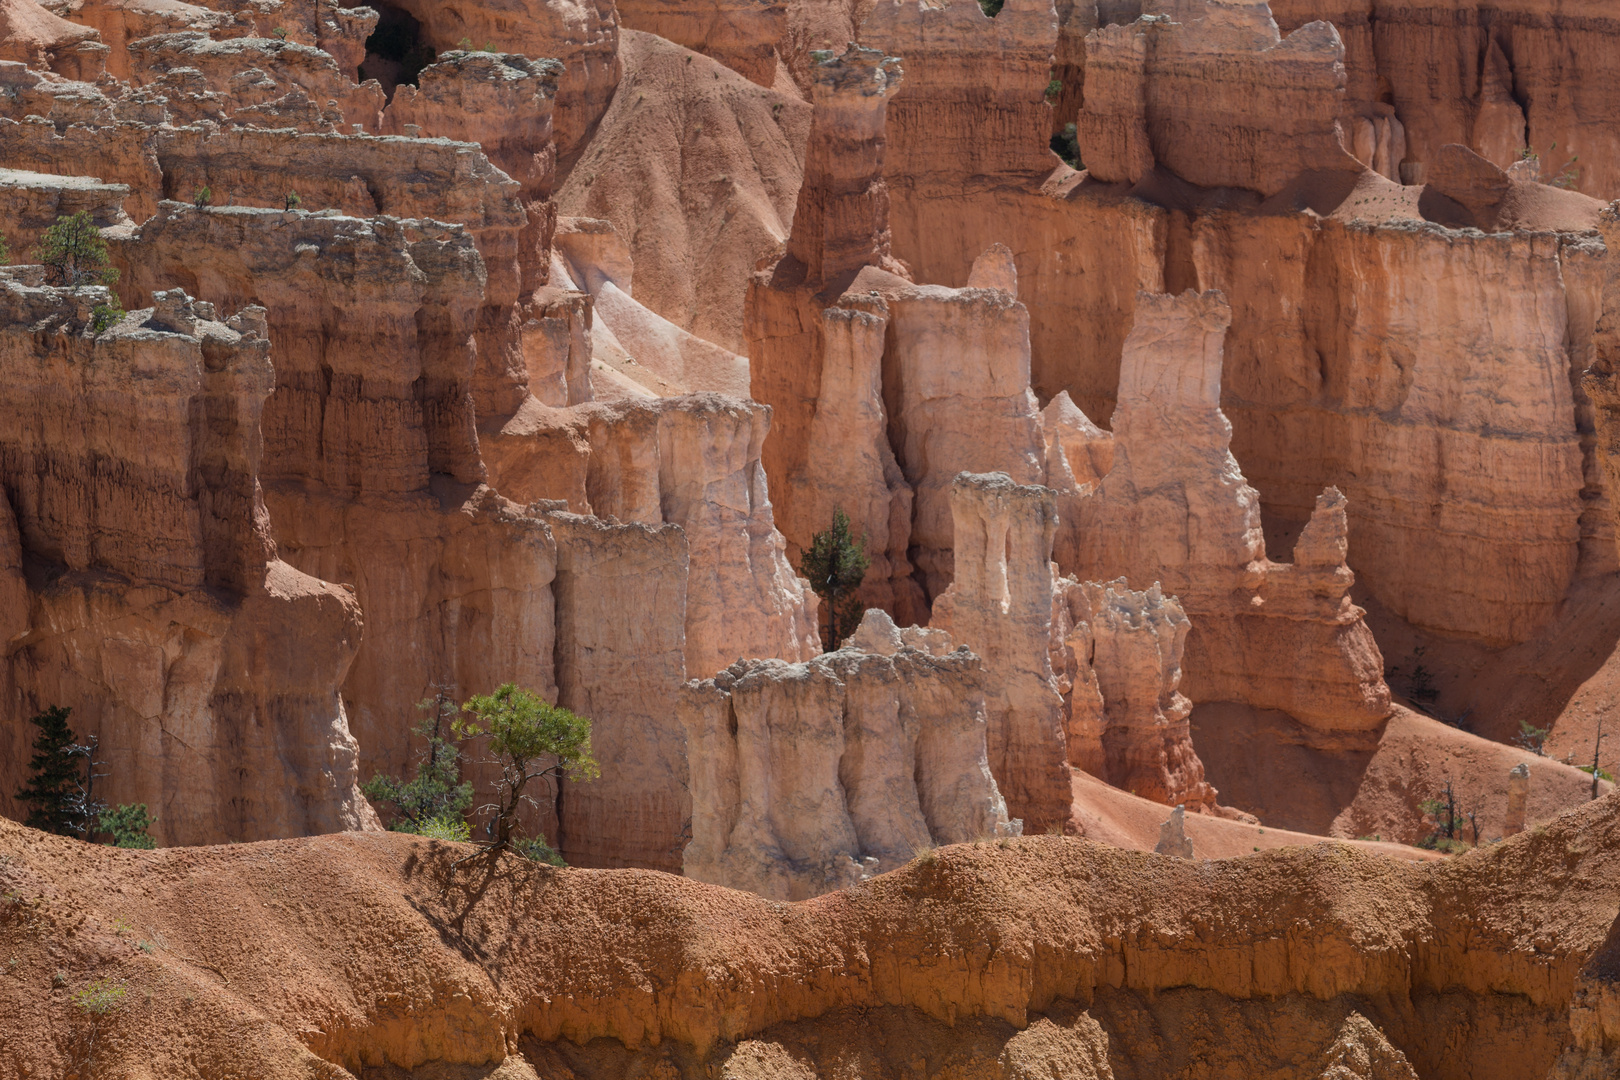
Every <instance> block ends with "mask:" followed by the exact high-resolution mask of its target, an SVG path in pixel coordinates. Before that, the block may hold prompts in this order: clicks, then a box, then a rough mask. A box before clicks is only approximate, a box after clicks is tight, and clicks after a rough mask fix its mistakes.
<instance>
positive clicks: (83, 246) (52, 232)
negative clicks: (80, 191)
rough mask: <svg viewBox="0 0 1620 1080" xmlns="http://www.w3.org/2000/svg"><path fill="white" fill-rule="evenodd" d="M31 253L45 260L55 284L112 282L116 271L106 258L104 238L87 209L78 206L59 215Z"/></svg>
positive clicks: (116, 275) (78, 285)
mask: <svg viewBox="0 0 1620 1080" xmlns="http://www.w3.org/2000/svg"><path fill="white" fill-rule="evenodd" d="M34 257H35V258H37V259H38V260H39V261H40V262H42V263H44V264H45V268H46V270H48V271H49V272H50V277H51V279H52V281H53V282H54V283H55V284H57V285H65V286H67V287H68V288H72V289H77V288H79V287H80V286H83V285H111V284H113V283H114V282H116V281H117V280H118V271H117V270H115V269H113V267H112V265H111V263H110V262H109V261H108V258H107V241H105V240H103V239H102V238H101V230H100V229H98V228H96V223H95V222H94V221H92V220H90V211H88V210H80V211H79V212H78V213H76V214H72V215H69V216H67V217H59V218H57V219H56V224H54V225H52V226H51V227H50V228H48V229H46V230H45V235H44V236H42V237H40V241H39V246H38V247H37V248H35V250H34Z"/></svg>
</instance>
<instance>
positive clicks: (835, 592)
mask: <svg viewBox="0 0 1620 1080" xmlns="http://www.w3.org/2000/svg"><path fill="white" fill-rule="evenodd" d="M871 565H872V560H871V559H869V558H868V557H867V555H866V534H865V533H862V534H861V536H860V539H858V540H857V539H855V538H854V537H853V536H851V535H850V531H849V515H848V514H846V513H844V508H843V507H841V506H838V507H834V508H833V520H832V528H830V529H828V530H827V531H826V532H818V533H816V535H815V536H813V537H811V539H810V546H809V548H807V549H806V550H805V552H804V554H803V555H802V556H801V557H800V559H799V573H801V574H803V575H804V576H805V577H806V578H807V579H808V580H809V582H810V588H812V589H814V590H815V593H816V595H817V596H819V597H821V606H822V607H824V608H826V609H827V636H826V637H825V638H824V639H823V640H822V646H823V647H824V648H825V649H826V650H827V651H828V652H831V651H832V650H834V649H836V648H838V646H839V643H840V642H842V641H843V640H844V639H845V638H846V637H848V636H849V635H850V634H853V633H854V632H855V628H856V627H857V626H859V625H860V622H861V616H862V615H863V614H865V611H866V609H865V608H864V607H863V606H862V605H861V602H860V600H859V598H857V597H856V595H855V590H856V589H859V588H860V587H861V581H862V580H863V579H864V578H865V577H866V568H867V567H868V566H871Z"/></svg>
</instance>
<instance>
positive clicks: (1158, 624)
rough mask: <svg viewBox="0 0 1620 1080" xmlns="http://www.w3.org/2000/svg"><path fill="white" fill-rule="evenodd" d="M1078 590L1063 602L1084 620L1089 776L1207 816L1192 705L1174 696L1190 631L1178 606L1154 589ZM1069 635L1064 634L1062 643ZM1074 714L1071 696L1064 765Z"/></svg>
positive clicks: (1210, 799) (1208, 791)
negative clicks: (1097, 759) (1093, 696)
mask: <svg viewBox="0 0 1620 1080" xmlns="http://www.w3.org/2000/svg"><path fill="white" fill-rule="evenodd" d="M1059 591H1060V592H1064V593H1071V592H1073V591H1075V586H1074V585H1073V583H1071V582H1070V581H1068V580H1067V579H1065V581H1064V582H1062V583H1061V585H1060V589H1059ZM1078 591H1080V592H1081V593H1082V597H1081V598H1075V599H1071V598H1069V597H1067V596H1066V597H1065V600H1066V601H1067V603H1068V604H1069V607H1070V610H1071V611H1073V610H1074V609H1075V608H1076V607H1079V610H1080V612H1081V613H1083V615H1084V621H1085V635H1084V641H1085V644H1086V645H1087V646H1089V650H1090V651H1089V655H1085V656H1084V657H1083V659H1085V661H1086V663H1087V664H1088V665H1089V667H1090V669H1091V671H1092V673H1093V677H1094V678H1095V681H1096V688H1097V693H1098V696H1099V697H1100V698H1101V704H1102V711H1103V722H1102V725H1101V732H1100V734H1101V739H1100V742H1101V751H1102V753H1101V758H1102V767H1101V769H1100V770H1093V771H1095V772H1096V773H1097V775H1098V776H1100V777H1102V778H1103V779H1105V780H1107V781H1108V782H1109V783H1110V784H1113V785H1114V786H1115V787H1117V788H1123V789H1124V790H1126V791H1130V792H1132V793H1134V794H1137V795H1140V796H1142V797H1143V798H1146V799H1152V800H1153V801H1154V802H1162V803H1165V804H1166V805H1171V806H1180V805H1186V806H1188V807H1191V808H1192V809H1194V810H1196V811H1206V810H1215V809H1216V804H1215V799H1216V792H1215V789H1214V788H1213V787H1211V786H1210V785H1209V784H1208V783H1206V782H1205V780H1204V765H1203V762H1201V761H1200V760H1199V758H1198V754H1197V752H1196V751H1195V749H1194V747H1193V742H1192V734H1191V731H1190V730H1189V726H1188V723H1187V718H1188V716H1189V715H1190V714H1191V713H1192V702H1191V701H1189V700H1187V698H1186V696H1185V695H1183V694H1182V693H1181V692H1180V691H1179V686H1180V684H1181V660H1182V654H1183V652H1184V650H1185V648H1186V641H1187V633H1188V630H1189V628H1190V625H1191V624H1190V623H1189V621H1188V619H1187V616H1186V614H1185V613H1184V612H1183V611H1182V610H1181V604H1180V603H1179V602H1178V601H1177V600H1176V598H1175V597H1173V596H1165V595H1164V592H1163V590H1161V589H1160V588H1159V586H1158V585H1157V584H1154V585H1153V586H1151V587H1150V588H1148V589H1146V590H1141V591H1138V590H1134V589H1130V588H1128V587H1126V585H1125V583H1124V582H1122V581H1116V582H1111V583H1108V584H1098V583H1096V582H1086V583H1085V584H1083V585H1080V586H1079V590H1078ZM1076 599H1081V600H1082V601H1083V607H1081V606H1080V605H1079V604H1076V602H1075V600H1076ZM1075 621H1076V622H1078V621H1079V620H1075ZM1073 636H1074V632H1073V631H1072V630H1071V631H1069V634H1068V638H1069V640H1071V641H1072V640H1073ZM1075 651H1076V652H1078V650H1075ZM1079 658H1080V657H1077V659H1079ZM1070 678H1071V680H1073V681H1076V682H1078V681H1079V680H1077V679H1075V678H1074V676H1073V675H1071V676H1070ZM1082 711H1083V710H1082V709H1081V708H1080V706H1079V703H1077V702H1076V701H1075V699H1074V694H1073V693H1072V692H1071V695H1070V720H1069V722H1068V726H1067V731H1068V733H1069V736H1070V748H1069V760H1070V761H1071V762H1074V763H1075V764H1077V765H1079V764H1081V762H1080V760H1079V758H1078V755H1077V750H1078V749H1079V748H1078V747H1077V746H1076V745H1075V743H1076V741H1077V740H1076V738H1075V737H1076V735H1078V734H1079V733H1080V732H1079V730H1078V725H1077V723H1076V720H1077V718H1078V716H1079V714H1081V713H1082ZM1082 767H1085V766H1082Z"/></svg>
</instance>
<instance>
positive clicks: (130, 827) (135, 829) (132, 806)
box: [100, 803, 157, 851]
mask: <svg viewBox="0 0 1620 1080" xmlns="http://www.w3.org/2000/svg"><path fill="white" fill-rule="evenodd" d="M100 824H101V831H102V832H104V833H107V834H108V835H109V836H111V837H112V845H113V847H121V848H137V849H140V850H143V851H150V850H151V849H153V848H155V847H157V841H155V840H153V839H152V837H151V836H150V835H148V833H147V830H148V829H150V828H151V827H152V826H153V825H156V824H157V818H154V817H152V816H151V815H150V814H148V813H147V812H146V804H145V803H124V804H123V805H122V806H118V807H115V808H113V809H111V810H107V811H103V813H102V814H101V821H100Z"/></svg>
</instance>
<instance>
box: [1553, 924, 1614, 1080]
mask: <svg viewBox="0 0 1620 1080" xmlns="http://www.w3.org/2000/svg"><path fill="white" fill-rule="evenodd" d="M1569 1030H1570V1035H1571V1036H1572V1037H1573V1042H1574V1045H1573V1046H1570V1047H1568V1048H1567V1049H1565V1051H1564V1053H1563V1054H1562V1056H1560V1057H1559V1059H1558V1061H1557V1062H1556V1063H1555V1064H1554V1065H1553V1068H1552V1071H1551V1072H1549V1073H1548V1074H1547V1080H1601V1078H1602V1077H1604V1076H1607V1075H1611V1074H1612V1073H1613V1072H1614V1070H1615V1067H1616V1065H1620V919H1616V920H1615V923H1614V925H1613V926H1611V927H1610V928H1609V936H1608V938H1607V939H1606V940H1605V941H1604V942H1603V944H1602V945H1599V946H1598V947H1597V951H1596V952H1594V953H1593V954H1592V955H1591V957H1590V958H1589V959H1588V960H1587V961H1586V963H1585V964H1584V965H1582V967H1581V970H1580V973H1579V974H1578V975H1576V976H1575V993H1574V997H1573V998H1572V1000H1571V1001H1570V1003H1569Z"/></svg>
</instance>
